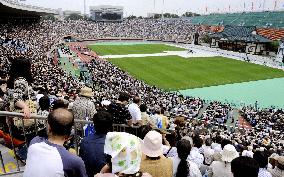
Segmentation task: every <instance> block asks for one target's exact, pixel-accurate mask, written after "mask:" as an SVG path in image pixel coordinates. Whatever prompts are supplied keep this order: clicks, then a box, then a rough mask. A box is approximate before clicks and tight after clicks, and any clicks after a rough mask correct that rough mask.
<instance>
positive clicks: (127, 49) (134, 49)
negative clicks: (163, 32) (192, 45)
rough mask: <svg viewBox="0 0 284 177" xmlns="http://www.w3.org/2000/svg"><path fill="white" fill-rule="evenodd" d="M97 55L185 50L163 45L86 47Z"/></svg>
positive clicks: (96, 45) (97, 45)
mask: <svg viewBox="0 0 284 177" xmlns="http://www.w3.org/2000/svg"><path fill="white" fill-rule="evenodd" d="M88 47H89V48H90V49H92V50H93V51H95V52H96V53H97V54H98V55H101V56H103V55H125V54H153V53H162V52H164V51H184V50H186V49H183V48H179V47H174V46H169V45H165V44H131V45H104V44H102V45H100V44H94V45H88Z"/></svg>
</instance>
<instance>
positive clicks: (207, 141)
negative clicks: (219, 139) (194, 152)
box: [205, 138, 212, 146]
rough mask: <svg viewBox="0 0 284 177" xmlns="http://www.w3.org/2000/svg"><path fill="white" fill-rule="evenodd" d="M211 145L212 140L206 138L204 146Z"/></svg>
mask: <svg viewBox="0 0 284 177" xmlns="http://www.w3.org/2000/svg"><path fill="white" fill-rule="evenodd" d="M211 144H212V139H211V138H207V139H206V140H205V145H206V146H211Z"/></svg>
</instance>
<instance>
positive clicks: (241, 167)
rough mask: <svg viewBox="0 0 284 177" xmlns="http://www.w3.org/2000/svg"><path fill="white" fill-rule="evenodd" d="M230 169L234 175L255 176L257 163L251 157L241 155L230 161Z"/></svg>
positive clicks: (235, 176) (257, 167)
mask: <svg viewBox="0 0 284 177" xmlns="http://www.w3.org/2000/svg"><path fill="white" fill-rule="evenodd" d="M231 171H232V173H233V175H234V177H257V176H258V172H259V165H258V163H257V161H256V160H254V159H253V158H251V157H246V156H241V157H237V158H235V159H234V160H233V161H232V163H231Z"/></svg>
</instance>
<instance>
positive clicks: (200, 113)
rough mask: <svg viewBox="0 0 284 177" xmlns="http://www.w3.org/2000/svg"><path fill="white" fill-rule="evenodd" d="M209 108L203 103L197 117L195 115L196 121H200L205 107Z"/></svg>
mask: <svg viewBox="0 0 284 177" xmlns="http://www.w3.org/2000/svg"><path fill="white" fill-rule="evenodd" d="M208 106H209V104H206V103H204V104H203V107H202V108H200V110H199V111H198V115H197V117H196V118H197V119H200V118H201V117H202V114H203V113H204V111H205V110H206V109H207V107H208Z"/></svg>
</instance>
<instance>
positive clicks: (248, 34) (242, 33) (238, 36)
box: [211, 25, 271, 43]
mask: <svg viewBox="0 0 284 177" xmlns="http://www.w3.org/2000/svg"><path fill="white" fill-rule="evenodd" d="M211 37H212V38H218V39H220V40H223V41H244V42H258V43H267V42H271V40H269V39H267V38H265V37H263V36H260V35H258V34H256V27H253V26H250V27H245V26H229V25H228V26H225V28H224V30H223V31H222V32H217V33H214V34H212V35H211Z"/></svg>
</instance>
